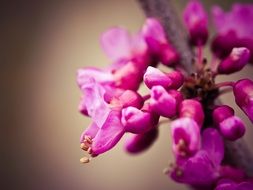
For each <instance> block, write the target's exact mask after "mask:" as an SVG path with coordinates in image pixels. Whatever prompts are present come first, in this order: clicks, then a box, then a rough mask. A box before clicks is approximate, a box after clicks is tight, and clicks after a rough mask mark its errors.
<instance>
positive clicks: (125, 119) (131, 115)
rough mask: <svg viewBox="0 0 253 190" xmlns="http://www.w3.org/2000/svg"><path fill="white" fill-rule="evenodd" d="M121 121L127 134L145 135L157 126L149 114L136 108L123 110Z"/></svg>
mask: <svg viewBox="0 0 253 190" xmlns="http://www.w3.org/2000/svg"><path fill="white" fill-rule="evenodd" d="M121 121H122V124H123V125H124V126H125V128H126V131H127V132H131V133H135V134H140V133H145V132H147V131H149V130H150V129H151V128H152V127H154V126H155V125H156V123H155V121H154V119H153V117H152V115H151V114H150V113H149V112H144V111H141V110H139V109H137V108H135V107H127V108H124V109H122V118H121Z"/></svg>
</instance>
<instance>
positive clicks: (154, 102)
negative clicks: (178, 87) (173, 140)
mask: <svg viewBox="0 0 253 190" xmlns="http://www.w3.org/2000/svg"><path fill="white" fill-rule="evenodd" d="M150 107H151V109H152V110H153V111H154V112H155V113H157V114H158V115H161V116H164V117H169V118H170V117H173V116H175V115H176V113H177V100H176V99H175V98H174V97H173V96H172V95H171V94H169V93H168V92H167V91H166V90H165V89H164V88H163V87H162V86H154V87H152V89H151V99H150Z"/></svg>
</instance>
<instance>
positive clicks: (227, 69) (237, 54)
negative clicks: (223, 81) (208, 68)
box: [218, 47, 250, 74]
mask: <svg viewBox="0 0 253 190" xmlns="http://www.w3.org/2000/svg"><path fill="white" fill-rule="evenodd" d="M249 58H250V51H249V50H248V49H247V48H245V47H241V48H233V50H232V52H231V53H230V55H229V56H228V57H227V58H226V59H225V60H223V61H222V62H221V63H220V65H219V66H218V72H219V73H221V74H231V73H234V72H237V71H240V70H241V69H242V68H243V67H244V66H245V65H246V64H247V63H248V61H249Z"/></svg>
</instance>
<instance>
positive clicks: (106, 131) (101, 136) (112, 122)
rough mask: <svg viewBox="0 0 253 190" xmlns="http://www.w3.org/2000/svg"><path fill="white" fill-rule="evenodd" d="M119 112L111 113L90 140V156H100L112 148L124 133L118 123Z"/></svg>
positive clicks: (119, 122) (122, 127)
mask: <svg viewBox="0 0 253 190" xmlns="http://www.w3.org/2000/svg"><path fill="white" fill-rule="evenodd" d="M120 115H121V112H120V111H111V112H110V114H109V116H108V118H107V119H106V121H105V122H104V124H103V125H102V127H101V128H100V129H99V130H98V132H97V134H96V136H95V137H94V138H93V139H92V141H93V142H92V145H91V149H92V154H94V155H98V154H102V153H104V152H106V151H108V150H110V149H111V148H113V147H114V146H115V145H116V144H117V143H118V141H119V140H120V139H121V137H122V136H123V134H124V133H125V129H124V126H123V125H122V124H121V121H120Z"/></svg>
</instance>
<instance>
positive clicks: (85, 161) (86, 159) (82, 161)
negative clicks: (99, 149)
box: [80, 156, 90, 164]
mask: <svg viewBox="0 0 253 190" xmlns="http://www.w3.org/2000/svg"><path fill="white" fill-rule="evenodd" d="M80 162H81V163H82V164H86V163H89V162H90V158H88V157H86V156H84V157H83V158H81V159H80Z"/></svg>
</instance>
